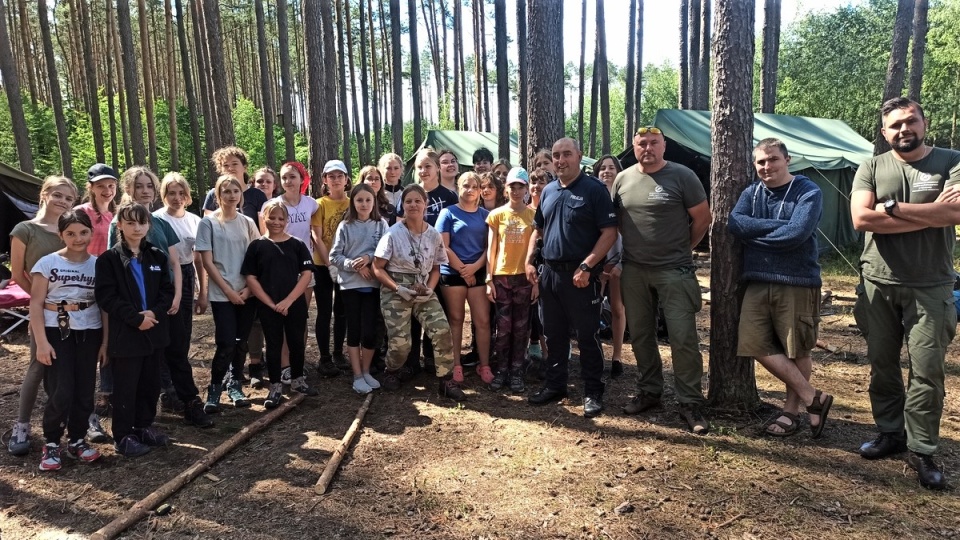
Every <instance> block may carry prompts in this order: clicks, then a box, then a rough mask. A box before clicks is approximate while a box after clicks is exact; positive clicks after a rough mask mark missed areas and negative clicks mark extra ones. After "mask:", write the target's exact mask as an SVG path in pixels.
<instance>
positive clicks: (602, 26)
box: [593, 0, 610, 154]
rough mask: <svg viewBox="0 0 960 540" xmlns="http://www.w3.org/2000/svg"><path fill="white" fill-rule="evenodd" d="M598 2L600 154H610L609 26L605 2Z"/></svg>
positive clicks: (595, 68)
mask: <svg viewBox="0 0 960 540" xmlns="http://www.w3.org/2000/svg"><path fill="white" fill-rule="evenodd" d="M596 2H597V63H596V65H595V66H594V68H593V69H594V70H597V71H598V75H599V77H598V80H599V81H600V125H601V127H600V153H601V154H609V153H610V85H609V77H608V74H607V25H606V17H605V15H604V9H603V0H596Z"/></svg>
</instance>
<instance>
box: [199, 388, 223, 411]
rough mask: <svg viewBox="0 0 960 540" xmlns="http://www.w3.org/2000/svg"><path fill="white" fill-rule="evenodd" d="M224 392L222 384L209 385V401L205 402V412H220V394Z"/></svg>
mask: <svg viewBox="0 0 960 540" xmlns="http://www.w3.org/2000/svg"><path fill="white" fill-rule="evenodd" d="M221 394H223V385H222V384H211V385H210V386H208V387H207V401H206V403H204V404H203V412H205V413H207V414H214V413H218V412H220V396H221Z"/></svg>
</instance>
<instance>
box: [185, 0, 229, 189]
mask: <svg viewBox="0 0 960 540" xmlns="http://www.w3.org/2000/svg"><path fill="white" fill-rule="evenodd" d="M192 13H193V42H194V50H195V51H196V54H197V82H198V83H199V84H198V87H199V91H200V108H201V111H203V137H204V143H205V146H206V148H207V152H208V153H211V154H212V153H213V151H214V150H216V149H217V148H220V147H221V146H222V145H221V144H220V133H219V130H218V129H217V116H216V111H215V110H214V108H213V90H212V88H211V86H212V83H211V82H210V67H209V66H210V64H208V63H207V48H206V47H205V46H204V44H203V36H204V35H205V33H206V31H205V30H204V21H203V3H202V0H194V1H193V3H192ZM206 170H207V175H208V177H209V178H210V179H211V185H212V184H213V183H214V181H215V180H216V178H217V171H216V168H215V167H214V166H213V163H210V162H209V161H208V162H207V166H206ZM204 195H206V194H204Z"/></svg>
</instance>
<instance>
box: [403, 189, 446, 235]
mask: <svg viewBox="0 0 960 540" xmlns="http://www.w3.org/2000/svg"><path fill="white" fill-rule="evenodd" d="M459 201H460V197H458V196H457V194H456V193H454V192H452V191H450V190H449V189H447V188H445V187H443V186H440V185H438V186H437V187H435V188H433V189H432V190H431V191H428V192H427V207H426V208H425V209H424V211H423V220H424V221H426V222H427V223H429V224H430V226H431V227H433V226H434V225H436V224H437V218H438V217H440V211H441V210H443V209H444V208H446V207H448V206H453V205H455V204H457V202H459ZM397 217H401V218H402V217H403V201H397Z"/></svg>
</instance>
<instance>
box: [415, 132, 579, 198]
mask: <svg viewBox="0 0 960 540" xmlns="http://www.w3.org/2000/svg"><path fill="white" fill-rule="evenodd" d="M428 146H429V147H430V148H433V149H434V150H452V151H453V153H454V154H456V155H457V161H458V162H460V172H461V173H463V172H467V171H472V170H473V153H474V152H475V151H477V149H478V148H486V149H487V150H490V152H491V153H492V154H493V155H494V161H496V159H497V158H499V157H502V156H497V148H498V146H499V140H498V138H497V134H496V133H490V132H487V131H456V130H449V129H431V130H429V131H427V136H426V137H425V138H424V140H423V143H422V144H421V145H420V148H418V149H417V151H419V150H420V149H421V148H426V147H428ZM415 156H416V152H414V153H413V154H411V155H410V157H408V158H407V160H406V163H405V164H404V173H403V179H402V180H401V183H402V184H404V185H406V184H409V183H410V182H413V175H414V172H415V171H414V167H413V158H414V157H415ZM507 159H508V161H510V163H511V164H513V165H514V166H517V165H520V145H519V144H518V143H517V137H516V135H511V136H510V155H509V156H507ZM594 161H596V160H594V159H592V158H589V157H586V156H584V157H583V158H582V159H581V160H580V166H581V167H591V166H593V163H594Z"/></svg>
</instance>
